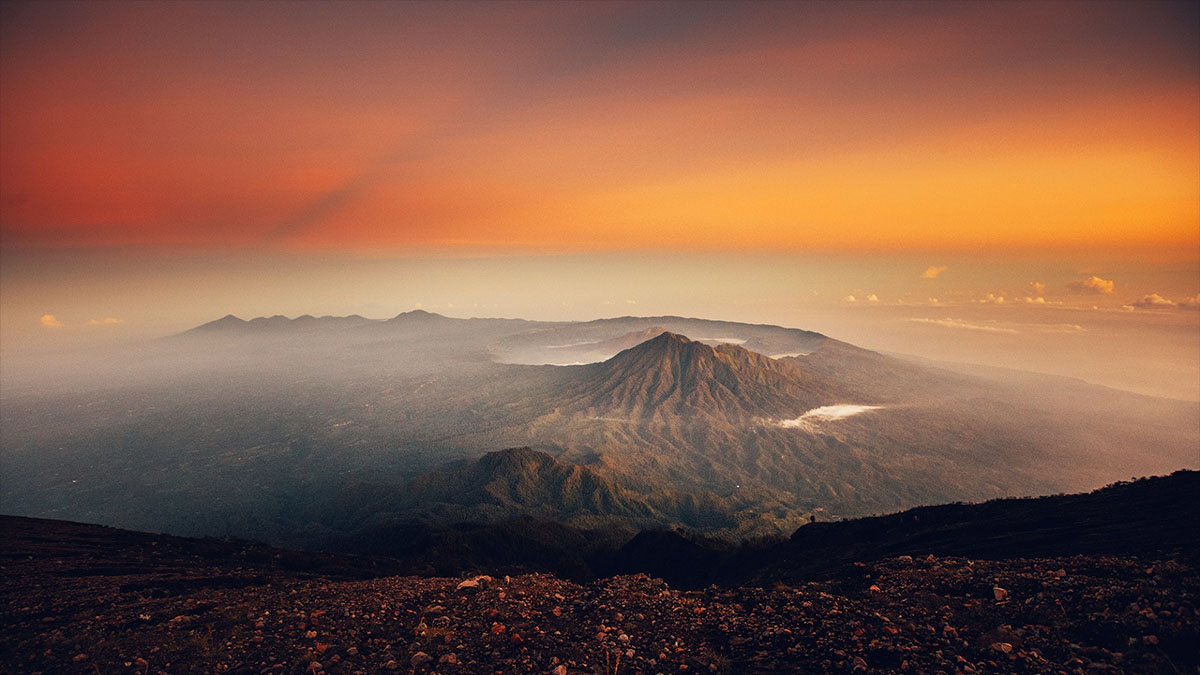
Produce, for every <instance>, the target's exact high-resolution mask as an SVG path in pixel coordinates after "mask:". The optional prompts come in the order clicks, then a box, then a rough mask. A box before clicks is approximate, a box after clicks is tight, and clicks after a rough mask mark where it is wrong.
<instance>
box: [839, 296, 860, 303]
mask: <svg viewBox="0 0 1200 675" xmlns="http://www.w3.org/2000/svg"><path fill="white" fill-rule="evenodd" d="M842 299H843V300H845V301H846V302H858V298H856V297H854V296H853V295H847V296H846V297H844V298H842Z"/></svg>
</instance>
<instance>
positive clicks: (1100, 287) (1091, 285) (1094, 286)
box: [1067, 275, 1117, 295]
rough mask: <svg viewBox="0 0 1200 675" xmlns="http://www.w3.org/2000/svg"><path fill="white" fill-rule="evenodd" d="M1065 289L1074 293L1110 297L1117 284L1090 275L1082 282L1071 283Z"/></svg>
mask: <svg viewBox="0 0 1200 675" xmlns="http://www.w3.org/2000/svg"><path fill="white" fill-rule="evenodd" d="M1067 288H1069V289H1071V291H1072V292H1074V293H1090V294H1093V295H1111V294H1112V292H1113V291H1115V290H1116V289H1117V283H1116V282H1115V281H1112V280H1110V279H1101V278H1100V277H1098V276H1095V275H1092V276H1090V277H1088V278H1087V279H1084V280H1083V281H1072V282H1071V283H1069V284H1067Z"/></svg>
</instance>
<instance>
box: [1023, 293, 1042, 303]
mask: <svg viewBox="0 0 1200 675" xmlns="http://www.w3.org/2000/svg"><path fill="white" fill-rule="evenodd" d="M1025 303H1026V304H1030V305H1044V304H1046V299H1045V298H1043V297H1041V296H1038V297H1036V298H1031V297H1029V296H1028V295H1027V296H1025Z"/></svg>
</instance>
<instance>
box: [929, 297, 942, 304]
mask: <svg viewBox="0 0 1200 675" xmlns="http://www.w3.org/2000/svg"><path fill="white" fill-rule="evenodd" d="M938 302H940V301H939V300H938V299H937V298H930V299H929V304H931V305H936V304H938Z"/></svg>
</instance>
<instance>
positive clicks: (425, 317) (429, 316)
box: [388, 309, 447, 323]
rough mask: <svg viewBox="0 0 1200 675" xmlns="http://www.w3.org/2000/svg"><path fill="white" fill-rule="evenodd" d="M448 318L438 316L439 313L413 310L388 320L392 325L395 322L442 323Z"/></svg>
mask: <svg viewBox="0 0 1200 675" xmlns="http://www.w3.org/2000/svg"><path fill="white" fill-rule="evenodd" d="M446 318H447V317H445V316H443V315H441V314H437V313H435V312H427V311H425V310H423V309H414V310H412V311H408V312H400V313H399V314H397V315H396V316H393V317H392V318H390V319H388V322H389V323H391V322H393V321H395V322H401V321H441V320H443V319H446Z"/></svg>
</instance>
